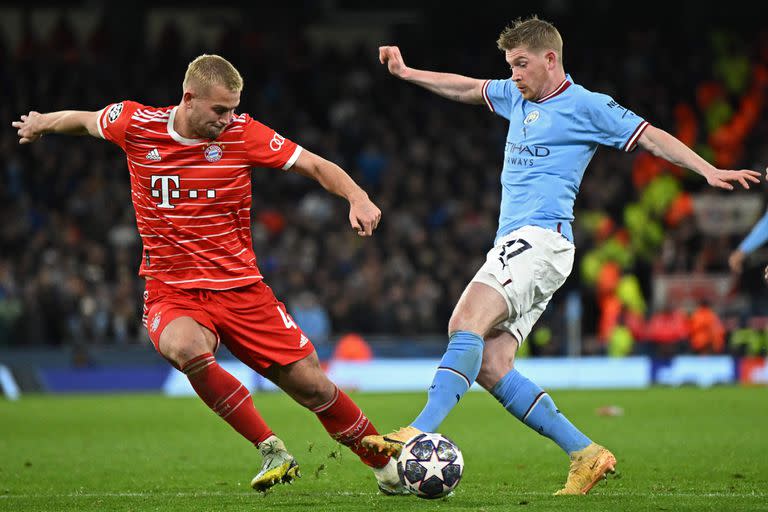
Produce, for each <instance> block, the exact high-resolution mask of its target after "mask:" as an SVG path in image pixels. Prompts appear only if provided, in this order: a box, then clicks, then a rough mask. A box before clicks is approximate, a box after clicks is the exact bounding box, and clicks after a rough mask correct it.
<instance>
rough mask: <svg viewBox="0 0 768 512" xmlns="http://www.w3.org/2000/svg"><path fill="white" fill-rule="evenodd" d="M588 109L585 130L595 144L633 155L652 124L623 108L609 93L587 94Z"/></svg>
mask: <svg viewBox="0 0 768 512" xmlns="http://www.w3.org/2000/svg"><path fill="white" fill-rule="evenodd" d="M581 105H582V107H583V108H584V109H585V112H584V113H585V115H584V119H585V121H586V122H585V125H584V126H583V129H584V130H585V131H586V132H587V134H588V136H589V137H590V139H591V140H592V141H593V142H597V143H598V144H602V145H604V146H610V147H612V148H616V149H620V150H622V151H626V152H630V151H633V150H634V149H635V147H637V141H638V140H639V139H640V136H641V135H642V134H643V131H644V130H645V129H646V127H648V122H647V121H646V120H644V119H643V118H642V117H640V116H638V115H637V114H635V113H634V112H632V111H631V110H629V109H627V108H624V107H622V106H621V105H619V104H618V103H617V102H616V100H614V99H613V98H611V97H610V96H608V95H606V94H600V93H596V92H589V91H587V92H586V94H585V95H584V97H583V98H582V101H581Z"/></svg>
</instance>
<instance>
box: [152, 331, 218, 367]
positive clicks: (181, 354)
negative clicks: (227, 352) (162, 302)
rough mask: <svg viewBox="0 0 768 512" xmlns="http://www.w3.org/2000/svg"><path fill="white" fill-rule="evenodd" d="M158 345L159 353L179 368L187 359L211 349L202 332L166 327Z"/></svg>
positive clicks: (189, 359)
mask: <svg viewBox="0 0 768 512" xmlns="http://www.w3.org/2000/svg"><path fill="white" fill-rule="evenodd" d="M169 327H170V325H169ZM198 331H199V330H198ZM158 345H159V349H160V353H161V354H162V355H163V356H164V357H165V358H166V359H168V360H170V361H172V362H173V363H174V364H175V365H176V366H177V367H179V368H181V367H183V366H184V365H185V364H186V363H187V362H188V361H191V360H192V359H194V358H196V357H198V356H201V355H203V354H205V353H207V352H212V351H213V347H212V346H210V345H211V344H210V343H209V342H208V340H207V339H206V337H205V334H204V333H203V332H196V331H195V330H190V329H173V328H171V329H168V328H166V329H165V330H164V331H163V333H162V335H161V336H160V343H159V344H158Z"/></svg>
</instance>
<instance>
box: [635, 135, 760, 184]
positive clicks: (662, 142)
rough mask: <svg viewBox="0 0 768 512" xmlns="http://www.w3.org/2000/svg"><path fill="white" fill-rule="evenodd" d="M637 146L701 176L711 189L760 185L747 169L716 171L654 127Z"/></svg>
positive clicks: (685, 147)
mask: <svg viewBox="0 0 768 512" xmlns="http://www.w3.org/2000/svg"><path fill="white" fill-rule="evenodd" d="M638 144H639V145H640V147H641V148H643V149H645V150H647V151H649V152H650V153H652V154H654V155H655V156H658V157H660V158H663V159H664V160H666V161H668V162H671V163H673V164H675V165H679V166H681V167H685V168H687V169H690V170H692V171H693V172H696V173H698V174H701V175H702V176H704V177H705V178H706V179H707V183H709V184H710V185H711V186H713V187H717V188H724V189H726V190H733V185H732V184H731V183H730V182H732V181H734V182H735V181H737V182H739V183H740V184H741V186H742V187H744V188H749V183H748V182H750V181H751V182H753V183H760V178H759V177H760V173H759V172H757V171H750V170H747V169H742V170H740V171H731V170H726V169H718V168H716V167H714V166H713V165H712V164H710V163H709V162H707V161H706V160H704V159H703V158H701V157H700V156H699V155H697V154H696V153H695V152H694V151H693V150H692V149H690V148H689V147H688V146H686V145H685V144H683V143H682V142H680V141H679V140H677V139H676V138H675V137H673V136H672V135H670V134H669V133H667V132H665V131H664V130H660V129H659V128H656V127H654V126H648V128H646V130H645V131H644V132H643V134H642V135H641V136H640V140H639V141H638Z"/></svg>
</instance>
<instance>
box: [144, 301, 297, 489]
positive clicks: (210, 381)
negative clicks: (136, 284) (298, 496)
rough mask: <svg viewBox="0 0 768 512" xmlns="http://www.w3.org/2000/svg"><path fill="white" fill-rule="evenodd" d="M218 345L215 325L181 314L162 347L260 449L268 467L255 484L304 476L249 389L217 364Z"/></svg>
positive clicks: (260, 485)
mask: <svg viewBox="0 0 768 512" xmlns="http://www.w3.org/2000/svg"><path fill="white" fill-rule="evenodd" d="M216 345H217V338H216V335H215V334H214V333H213V332H211V330H210V329H208V328H206V327H203V326H202V325H200V324H199V323H197V322H196V321H195V320H194V319H192V318H190V317H188V316H181V317H178V318H175V319H173V320H171V321H170V322H169V323H168V325H167V326H166V327H165V329H163V331H162V334H161V335H160V340H159V342H158V350H159V351H160V353H161V354H162V355H163V356H164V357H165V358H166V359H168V360H169V361H171V362H172V363H173V364H174V365H175V366H176V367H177V368H179V369H180V370H181V371H182V372H183V373H184V374H185V375H186V376H187V379H189V382H190V384H192V387H193V388H194V390H195V392H196V393H197V394H198V396H199V397H200V398H201V399H202V400H203V402H205V404H206V405H208V407H210V408H211V410H212V411H213V412H215V413H216V414H218V415H219V416H220V417H221V418H222V419H223V420H224V421H226V422H227V423H229V424H230V426H232V428H234V429H235V430H236V431H237V432H238V433H239V434H240V435H242V436H243V437H244V438H246V439H247V440H248V441H249V442H251V443H253V444H254V445H255V446H257V447H258V448H259V450H260V451H261V453H262V455H263V456H264V465H263V467H262V470H261V472H260V473H259V474H258V475H256V477H254V479H253V481H252V482H251V486H252V487H253V488H255V489H257V490H260V491H263V490H266V489H268V488H269V487H271V486H273V485H275V484H276V483H280V482H289V481H291V480H293V479H294V478H295V477H296V476H298V474H299V468H298V465H297V463H296V461H295V460H294V459H293V457H292V456H291V455H290V454H288V452H287V451H286V450H285V446H284V445H283V442H282V441H281V440H280V439H279V438H278V437H277V436H275V435H274V434H273V433H272V430H271V429H270V428H269V427H268V426H267V424H266V423H265V422H264V420H263V418H262V417H261V415H260V414H259V411H258V410H256V408H255V407H254V405H253V401H252V400H251V394H250V392H249V391H248V389H247V388H246V387H245V386H244V385H243V384H242V383H241V382H240V381H239V380H237V379H236V378H235V377H233V376H232V374H230V373H229V372H227V371H226V370H224V369H223V368H222V367H221V366H219V364H218V363H217V362H216V359H215V357H214V356H213V352H214V351H215V349H216Z"/></svg>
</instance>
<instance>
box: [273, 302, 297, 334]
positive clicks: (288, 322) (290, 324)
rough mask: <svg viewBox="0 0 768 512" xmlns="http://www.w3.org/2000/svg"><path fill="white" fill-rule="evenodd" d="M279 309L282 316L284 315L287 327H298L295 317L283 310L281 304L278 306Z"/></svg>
mask: <svg viewBox="0 0 768 512" xmlns="http://www.w3.org/2000/svg"><path fill="white" fill-rule="evenodd" d="M277 310H278V311H279V312H280V316H281V317H283V323H284V324H285V328H286V329H298V326H297V325H296V322H294V321H293V318H291V315H289V314H288V313H286V312H285V311H283V310H282V309H281V308H280V306H277Z"/></svg>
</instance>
